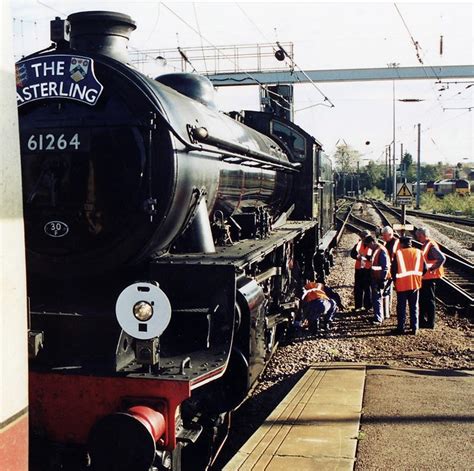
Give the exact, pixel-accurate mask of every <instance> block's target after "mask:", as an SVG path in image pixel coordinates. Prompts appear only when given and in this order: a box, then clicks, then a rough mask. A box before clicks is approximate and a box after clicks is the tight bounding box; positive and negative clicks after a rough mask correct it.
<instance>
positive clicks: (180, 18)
mask: <svg viewBox="0 0 474 471" xmlns="http://www.w3.org/2000/svg"><path fill="white" fill-rule="evenodd" d="M162 5H163V6H164V7H165V8H166V9H167V10H168V11H169V12H170V13H172V14H173V15H174V16H175V17H176V18H178V20H180V21H181V22H182V23H184V24H185V25H186V26H187V27H188V28H189V29H191V31H194V33H196V34H197V35H198V36H199V37H200V38H201V39H202V40H204V41H206V43H208V44H209V45H210V46H212V47H213V48H214V49H215V51H216V52H217V53H218V54H219V55H220V56H222V57H223V58H225V59H227V60H228V61H229V62H231V63H232V64H234V66H237V64H236V62H235V61H234V60H233V59H232V58H231V57H229V56H227V55H226V54H224V53H223V52H222V51H220V50H219V48H218V47H217V46H216V45H215V44H213V43H212V42H211V41H209V40H208V39H207V38H206V37H205V36H204V35H203V34H202V33H201V32H200V31H198V30H197V29H196V28H194V27H193V26H192V25H190V24H189V23H188V22H187V21H186V20H185V19H184V18H182V17H181V16H180V15H178V13H176V12H175V11H174V10H173V9H171V8H170V7H169V6H168V5H166V3H162ZM180 53H181V52H180ZM243 73H244V74H245V75H247V77H249V78H250V79H252V80H254V81H255V82H256V83H258V85H259V86H260V87H262V88H263V87H265V85H264V84H263V83H261V82H260V81H259V80H257V79H256V78H255V77H254V76H253V75H251V74H249V73H248V72H246V71H243ZM272 93H273V94H274V95H277V96H278V97H280V98H282V99H283V100H284V101H286V102H287V103H288V104H289V102H288V101H287V100H286V99H285V98H284V97H283V96H282V95H279V94H277V93H275V92H272ZM275 103H276V104H277V106H280V107H282V108H284V109H288V108H286V107H284V106H283V105H281V104H280V103H278V102H275Z"/></svg>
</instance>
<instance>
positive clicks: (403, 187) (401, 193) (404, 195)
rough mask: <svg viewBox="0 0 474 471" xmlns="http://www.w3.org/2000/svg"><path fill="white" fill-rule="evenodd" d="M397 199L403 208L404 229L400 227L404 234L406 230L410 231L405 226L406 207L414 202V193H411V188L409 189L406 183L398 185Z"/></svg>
mask: <svg viewBox="0 0 474 471" xmlns="http://www.w3.org/2000/svg"><path fill="white" fill-rule="evenodd" d="M396 198H397V199H396V202H397V204H399V205H401V207H402V224H401V226H402V227H400V229H401V230H402V232H403V233H404V232H405V231H406V230H408V228H407V227H406V225H405V222H406V215H407V210H406V205H407V204H411V203H412V202H413V193H412V192H411V191H410V188H408V185H407V184H406V183H398V184H397V193H396Z"/></svg>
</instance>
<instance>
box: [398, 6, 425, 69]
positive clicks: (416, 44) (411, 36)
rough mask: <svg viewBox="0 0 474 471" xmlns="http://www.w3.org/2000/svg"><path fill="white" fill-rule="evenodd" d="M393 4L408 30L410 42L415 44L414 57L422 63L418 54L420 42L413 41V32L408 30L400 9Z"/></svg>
mask: <svg viewBox="0 0 474 471" xmlns="http://www.w3.org/2000/svg"><path fill="white" fill-rule="evenodd" d="M394 6H395V9H396V10H397V12H398V14H399V15H400V18H401V19H402V22H403V24H404V25H405V28H406V30H407V31H408V34H409V35H410V39H411V42H412V43H413V45H414V46H415V50H416V57H417V59H418V62H419V63H420V64H422V65H423V60H422V58H421V56H420V49H421V46H420V44H419V43H418V41H415V38H414V37H413V34H411V31H410V29H409V28H408V25H407V23H406V21H405V19H404V18H403V16H402V14H401V12H400V10H399V9H398V6H397V4H396V3H394Z"/></svg>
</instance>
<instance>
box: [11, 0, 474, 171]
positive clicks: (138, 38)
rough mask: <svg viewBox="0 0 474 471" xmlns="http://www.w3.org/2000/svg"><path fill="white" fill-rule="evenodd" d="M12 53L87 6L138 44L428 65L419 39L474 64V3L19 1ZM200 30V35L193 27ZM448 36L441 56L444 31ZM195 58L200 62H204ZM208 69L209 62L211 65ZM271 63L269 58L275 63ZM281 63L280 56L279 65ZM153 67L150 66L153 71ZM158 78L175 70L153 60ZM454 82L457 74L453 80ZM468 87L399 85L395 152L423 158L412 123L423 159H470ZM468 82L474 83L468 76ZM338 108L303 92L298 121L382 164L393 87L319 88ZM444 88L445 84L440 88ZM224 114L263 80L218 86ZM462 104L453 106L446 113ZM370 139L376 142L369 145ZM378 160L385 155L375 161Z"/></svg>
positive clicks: (472, 98)
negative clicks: (286, 50)
mask: <svg viewBox="0 0 474 471" xmlns="http://www.w3.org/2000/svg"><path fill="white" fill-rule="evenodd" d="M11 5H12V16H13V18H14V20H13V31H14V47H15V54H16V59H19V58H20V57H21V55H24V54H28V53H31V52H33V51H35V50H36V49H42V48H44V47H46V46H48V45H49V21H50V20H51V19H53V17H54V16H61V17H64V16H66V15H68V14H70V13H74V12H77V11H86V10H111V11H118V12H122V13H127V14H129V15H130V16H131V17H132V18H133V19H134V20H135V21H136V23H137V29H136V31H135V32H134V33H133V35H132V39H131V43H130V45H131V47H132V48H134V49H139V50H143V49H146V50H148V49H171V48H176V47H177V46H178V45H179V46H180V47H181V48H183V49H186V48H187V47H201V46H202V45H204V46H206V47H208V48H209V47H211V45H214V46H216V45H219V46H222V45H229V46H230V45H234V44H257V43H273V42H275V41H277V40H278V41H280V42H282V43H283V42H284V43H293V47H294V59H295V62H296V64H297V65H298V66H299V67H300V68H302V69H304V70H306V71H309V70H318V69H337V68H341V69H346V68H367V67H369V68H370V67H374V68H379V67H386V66H387V64H389V63H398V64H399V65H400V67H407V66H421V65H420V63H419V62H418V59H417V51H416V48H415V46H414V44H413V41H412V38H413V40H414V41H417V42H418V44H419V55H420V57H421V58H422V60H423V63H424V66H425V67H427V68H429V67H430V66H435V65H472V64H474V34H473V28H474V8H473V3H472V2H464V3H454V2H449V3H439V2H438V3H433V2H417V3H414V2H398V3H397V4H396V6H397V7H398V11H397V8H396V6H395V4H394V3H389V2H377V3H360V2H331V3H322V2H298V3H287V2H258V3H257V2H195V3H191V2H164V3H163V2H157V1H131V0H128V1H100V0H96V1H94V2H92V1H77V0H68V1H64V0H63V1H56V0H45V1H43V0H41V1H39V0H37V1H34V0H12V1H11ZM197 31H200V32H201V37H200V36H199V35H198V34H197ZM441 36H443V54H442V55H441V54H440V37H441ZM203 64H204V63H203V62H202V61H201V63H199V64H197V68H199V67H201V66H203ZM206 65H207V66H208V68H211V67H212V61H211V60H210V59H208V60H207V61H206ZM270 65H271V64H270ZM276 65H278V66H281V63H278V64H276ZM150 67H151V66H150ZM147 70H149V71H150V73H153V74H155V75H156V74H157V73H160V72H166V71H168V70H169V67H162V66H161V65H159V64H154V65H153V68H150V69H147ZM451 81H454V79H451ZM458 81H459V82H463V83H457V84H455V83H450V84H449V85H444V86H442V85H440V84H436V83H435V82H436V80H435V79H433V80H423V81H421V80H417V81H397V82H396V85H395V88H396V91H395V98H396V99H397V100H398V99H404V98H418V99H423V100H424V101H423V102H420V103H402V102H398V101H396V141H397V154H399V153H400V144H401V143H403V145H404V149H405V150H408V151H409V152H411V153H412V154H413V155H414V156H416V149H417V148H416V137H417V135H416V128H415V126H416V124H417V123H421V126H422V142H421V150H422V161H424V162H427V163H436V162H438V161H442V162H449V163H453V164H455V163H456V162H459V161H461V162H466V161H467V160H470V161H474V153H473V142H474V137H473V136H474V120H473V117H474V109H472V111H469V107H472V106H474V93H473V92H474V86H472V87H470V88H466V87H468V86H469V85H470V84H471V83H474V77H473V78H472V80H471V81H470V82H469V80H468V79H459V80H458ZM465 82H467V83H465ZM317 85H318V87H319V88H320V89H321V90H322V91H323V93H324V94H325V95H326V96H327V97H328V98H329V99H330V100H331V102H333V103H334V104H335V107H334V108H327V107H324V106H321V105H320V104H321V103H322V96H321V94H320V93H319V92H318V91H317V90H316V89H315V88H314V87H313V86H312V85H311V84H299V85H296V87H295V108H296V110H298V109H300V108H305V107H308V106H311V105H318V106H313V107H310V108H307V109H305V110H301V111H297V112H296V114H295V121H296V122H297V124H299V125H300V126H302V127H303V128H304V129H306V130H307V131H308V132H310V133H311V134H313V135H314V136H315V137H316V138H317V139H318V140H319V141H320V142H322V143H323V144H324V147H325V150H326V152H327V153H328V154H330V155H332V154H333V152H334V150H335V146H336V143H337V142H338V141H339V140H340V142H342V141H345V142H346V143H347V144H349V145H352V146H353V147H354V148H356V149H358V150H359V151H360V152H361V153H362V154H364V158H366V159H369V158H370V159H373V160H377V159H380V158H381V157H382V156H383V152H384V148H385V146H386V145H387V144H389V143H390V142H391V141H392V126H393V123H392V106H393V89H392V82H350V83H318V84H317ZM440 88H445V90H442V91H440ZM217 97H218V104H219V107H220V109H222V110H223V111H229V110H241V109H246V108H247V109H258V106H259V103H258V89H257V87H248V86H247V87H229V88H220V89H219V91H218V93H217ZM446 108H456V109H446ZM366 141H370V145H368V146H367V145H365V142H366ZM379 161H381V160H379Z"/></svg>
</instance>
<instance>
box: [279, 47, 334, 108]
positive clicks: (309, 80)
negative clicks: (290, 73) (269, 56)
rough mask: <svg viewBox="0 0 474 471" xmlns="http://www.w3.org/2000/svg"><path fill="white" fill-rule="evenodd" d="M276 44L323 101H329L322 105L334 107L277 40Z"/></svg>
mask: <svg viewBox="0 0 474 471" xmlns="http://www.w3.org/2000/svg"><path fill="white" fill-rule="evenodd" d="M277 46H278V47H279V48H280V50H282V51H283V53H284V54H285V56H286V57H288V58H289V59H290V60H291V62H292V64H293V69H295V68H297V69H299V71H300V72H301V73H302V74H303V75H304V76H305V78H306V80H308V82H309V83H311V85H312V86H313V87H314V88H315V89H316V90H317V91H318V92H319V93H320V94H321V96H322V97H323V98H324V101H325V102H326V101H327V102H329V106H328V105H326V104H324V103H322V105H325V106H328V108H334V107H335V105H334V103H333V102H332V101H331V100H330V99H329V98H328V97H327V96H326V95H325V94H324V93H323V92H322V90H321V89H320V88H319V87H318V86H317V85H316V84H315V83H314V82H313V80H312V79H311V77H310V76H309V75H308V74H307V73H306V72H305V71H304V70H303V69H302V68H301V67H300V66H299V65H298V64H297V63H296V62H295V60H294V59H293V58H291V57H289V56H288V53H287V52H286V51H285V50H284V49H283V48H282V47H281V46H280V43H279V42H277Z"/></svg>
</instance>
